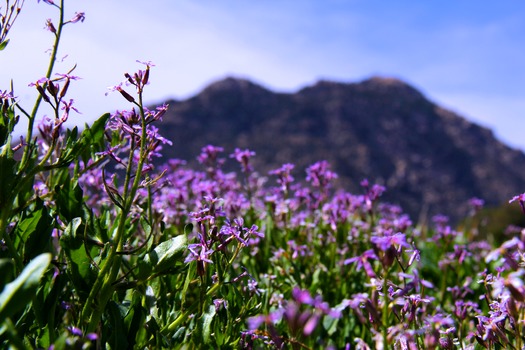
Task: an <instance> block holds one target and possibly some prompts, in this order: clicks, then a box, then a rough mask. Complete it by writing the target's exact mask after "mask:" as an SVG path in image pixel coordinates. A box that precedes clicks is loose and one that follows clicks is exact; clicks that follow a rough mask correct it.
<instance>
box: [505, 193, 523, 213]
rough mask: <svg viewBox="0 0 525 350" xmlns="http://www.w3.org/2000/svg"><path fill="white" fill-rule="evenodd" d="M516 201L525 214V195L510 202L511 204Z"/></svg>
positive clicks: (513, 198)
mask: <svg viewBox="0 0 525 350" xmlns="http://www.w3.org/2000/svg"><path fill="white" fill-rule="evenodd" d="M514 201H518V202H519V203H520V207H521V210H522V211H523V213H524V214H525V203H524V202H525V193H522V194H520V195H517V196H514V197H512V199H511V200H509V204H510V203H512V202H514Z"/></svg>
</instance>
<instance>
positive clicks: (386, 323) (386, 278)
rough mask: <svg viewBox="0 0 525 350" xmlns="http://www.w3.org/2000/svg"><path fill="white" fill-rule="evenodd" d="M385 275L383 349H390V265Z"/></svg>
mask: <svg viewBox="0 0 525 350" xmlns="http://www.w3.org/2000/svg"><path fill="white" fill-rule="evenodd" d="M385 269H386V270H385V276H384V278H383V296H384V302H383V315H382V316H383V320H382V321H383V349H388V303H389V300H388V276H389V270H390V268H389V267H385Z"/></svg>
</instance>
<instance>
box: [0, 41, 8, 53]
mask: <svg viewBox="0 0 525 350" xmlns="http://www.w3.org/2000/svg"><path fill="white" fill-rule="evenodd" d="M7 44H9V39H7V40H4V41H2V42H1V43H0V51H3V50H4V49H5V47H6V46H7Z"/></svg>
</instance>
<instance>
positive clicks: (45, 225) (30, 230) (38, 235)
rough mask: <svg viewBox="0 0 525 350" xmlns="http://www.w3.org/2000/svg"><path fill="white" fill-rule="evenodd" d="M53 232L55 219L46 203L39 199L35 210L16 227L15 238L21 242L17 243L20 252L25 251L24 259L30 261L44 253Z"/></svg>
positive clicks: (25, 216)
mask: <svg viewBox="0 0 525 350" xmlns="http://www.w3.org/2000/svg"><path fill="white" fill-rule="evenodd" d="M52 232H53V217H52V216H51V215H50V214H49V210H48V209H47V208H46V206H44V202H43V201H42V200H41V199H39V198H37V200H36V202H35V208H34V210H32V211H30V212H29V213H28V214H26V215H24V216H23V217H22V220H21V221H20V223H19V224H18V225H17V226H16V229H15V237H19V238H20V240H21V241H19V242H15V243H17V244H16V245H17V246H18V250H23V255H24V259H26V260H30V259H32V258H34V257H35V256H37V255H39V254H41V253H43V252H44V251H45V250H46V249H47V247H48V243H49V240H50V237H51V233H52Z"/></svg>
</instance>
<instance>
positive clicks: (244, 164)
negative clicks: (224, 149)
mask: <svg viewBox="0 0 525 350" xmlns="http://www.w3.org/2000/svg"><path fill="white" fill-rule="evenodd" d="M253 156H255V152H253V151H250V150H249V149H245V150H244V151H243V150H240V149H239V148H236V149H235V151H234V152H233V153H232V154H230V158H235V160H237V162H239V163H240V164H241V168H242V172H243V173H250V172H252V171H253V168H252V166H251V165H250V158H252V157H253Z"/></svg>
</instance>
